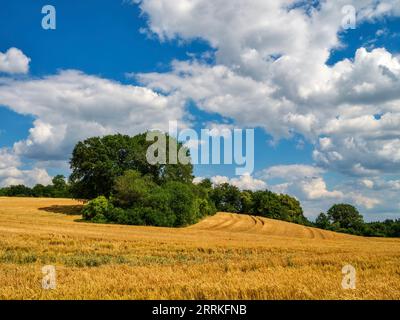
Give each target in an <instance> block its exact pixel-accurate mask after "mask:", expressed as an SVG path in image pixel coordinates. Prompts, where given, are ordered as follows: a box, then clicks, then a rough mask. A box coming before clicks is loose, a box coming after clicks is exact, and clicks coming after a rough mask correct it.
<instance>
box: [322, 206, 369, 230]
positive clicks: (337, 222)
mask: <svg viewBox="0 0 400 320" xmlns="http://www.w3.org/2000/svg"><path fill="white" fill-rule="evenodd" d="M327 217H328V220H329V222H330V224H331V226H333V230H339V229H345V230H348V231H349V232H350V233H354V234H358V233H361V232H362V229H363V225H364V219H363V216H362V215H361V214H360V213H359V212H358V210H357V209H356V208H355V207H354V206H352V205H350V204H343V203H341V204H335V205H333V206H332V207H331V208H330V209H329V210H328V212H327Z"/></svg>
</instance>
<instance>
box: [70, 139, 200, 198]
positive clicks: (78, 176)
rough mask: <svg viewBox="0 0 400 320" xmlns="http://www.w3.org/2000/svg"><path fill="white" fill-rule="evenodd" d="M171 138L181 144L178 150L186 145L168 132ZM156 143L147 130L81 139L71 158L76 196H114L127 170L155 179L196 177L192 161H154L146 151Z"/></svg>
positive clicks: (173, 179)
mask: <svg viewBox="0 0 400 320" xmlns="http://www.w3.org/2000/svg"><path fill="white" fill-rule="evenodd" d="M170 139H173V141H174V142H175V143H176V144H177V148H178V150H179V149H180V148H184V147H183V146H182V144H181V143H178V142H177V141H176V140H175V139H174V138H171V137H169V136H167V135H166V141H167V143H168V144H169V142H170ZM152 144H153V142H152V141H147V140H146V133H143V134H138V135H136V136H133V137H130V136H127V135H121V134H116V135H108V136H104V137H93V138H89V139H86V140H85V141H83V142H79V143H78V144H77V145H76V146H75V148H74V150H73V152H72V158H71V160H70V165H71V170H72V174H71V176H70V183H71V187H72V193H73V195H74V197H76V198H83V199H93V198H95V197H98V196H101V195H103V196H106V197H108V196H110V195H111V193H112V189H113V186H114V182H115V179H116V178H117V177H119V176H122V175H123V174H124V173H125V172H126V171H127V170H136V171H137V172H139V173H140V174H141V175H143V176H145V175H149V176H151V177H152V179H153V181H154V182H155V183H164V182H166V181H180V182H184V183H189V182H191V181H192V180H193V166H192V164H190V163H189V164H181V163H178V164H169V163H168V162H167V163H166V164H150V163H149V162H148V161H147V159H146V152H147V149H148V148H149V147H150V146H151V145H152ZM168 155H169V154H168ZM167 159H169V157H167Z"/></svg>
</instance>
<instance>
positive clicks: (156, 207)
mask: <svg viewBox="0 0 400 320" xmlns="http://www.w3.org/2000/svg"><path fill="white" fill-rule="evenodd" d="M214 213H215V209H214V206H213V205H212V204H211V203H210V202H209V200H208V198H207V191H206V190H204V189H202V188H201V187H197V186H195V185H193V184H188V183H183V182H178V181H170V182H166V183H164V184H161V185H157V184H155V183H154V182H153V181H151V179H150V178H149V177H148V176H146V177H143V176H141V175H140V174H139V173H138V172H137V171H133V170H128V171H126V172H125V174H124V175H122V176H120V177H118V178H117V179H116V182H115V186H114V192H113V194H112V196H111V201H108V200H107V199H106V198H105V197H104V196H100V197H98V198H96V199H94V200H92V201H90V202H89V203H88V204H87V205H86V206H85V207H84V209H83V217H84V219H86V220H90V221H95V222H110V223H120V224H131V225H152V226H163V227H180V226H186V225H190V224H193V223H196V222H197V221H198V220H199V219H201V218H203V217H205V216H206V215H210V214H214Z"/></svg>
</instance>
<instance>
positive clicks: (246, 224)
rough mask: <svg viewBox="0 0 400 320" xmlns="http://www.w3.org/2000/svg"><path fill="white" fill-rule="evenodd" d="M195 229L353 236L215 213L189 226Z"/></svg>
mask: <svg viewBox="0 0 400 320" xmlns="http://www.w3.org/2000/svg"><path fill="white" fill-rule="evenodd" d="M189 228H191V229H197V230H208V231H226V232H237V233H253V234H259V235H265V236H286V237H295V238H307V239H345V238H348V239H349V238H354V236H350V235H346V234H340V233H336V232H331V231H326V230H321V229H317V228H311V227H306V226H302V225H298V224H294V223H289V222H285V221H280V220H273V219H267V218H263V217H256V216H251V215H243V214H233V213H222V212H220V213H217V214H216V215H215V216H213V217H209V218H206V219H204V220H203V221H201V222H199V223H198V224H196V225H194V226H191V227H189Z"/></svg>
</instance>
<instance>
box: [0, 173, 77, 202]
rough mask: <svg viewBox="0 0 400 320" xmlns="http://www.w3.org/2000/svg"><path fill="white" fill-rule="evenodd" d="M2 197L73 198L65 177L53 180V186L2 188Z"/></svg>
mask: <svg viewBox="0 0 400 320" xmlns="http://www.w3.org/2000/svg"><path fill="white" fill-rule="evenodd" d="M0 196H1V197H37V198H71V197H72V194H71V192H70V186H69V185H68V184H67V182H66V180H65V177H64V176H63V175H57V176H55V177H54V178H53V179H52V184H50V185H46V186H45V185H42V184H37V185H35V186H34V187H32V188H30V187H27V186H25V185H22V184H20V185H12V186H9V187H5V188H0Z"/></svg>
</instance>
